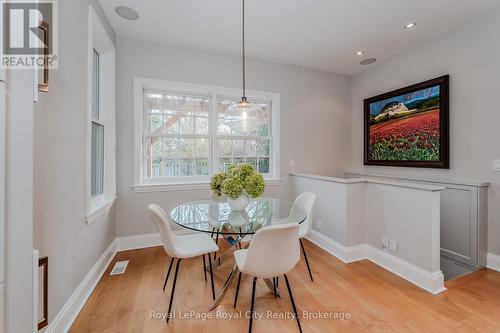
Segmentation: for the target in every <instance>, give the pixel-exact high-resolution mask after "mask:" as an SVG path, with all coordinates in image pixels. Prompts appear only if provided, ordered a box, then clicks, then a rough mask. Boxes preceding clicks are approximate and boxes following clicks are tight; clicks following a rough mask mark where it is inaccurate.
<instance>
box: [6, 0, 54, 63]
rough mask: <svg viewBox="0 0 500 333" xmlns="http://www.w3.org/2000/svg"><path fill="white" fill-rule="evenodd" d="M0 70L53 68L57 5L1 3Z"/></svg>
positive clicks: (39, 2) (41, 2) (17, 2)
mask: <svg viewBox="0 0 500 333" xmlns="http://www.w3.org/2000/svg"><path fill="white" fill-rule="evenodd" d="M2 20H3V23H2V29H3V33H2V39H3V42H2V62H1V67H3V68H6V67H8V68H41V67H45V66H48V67H50V68H55V67H56V66H57V55H56V54H57V3H56V2H55V1H49V0H45V1H44V0H41V1H36V2H27V1H14V2H8V3H6V2H4V3H2Z"/></svg>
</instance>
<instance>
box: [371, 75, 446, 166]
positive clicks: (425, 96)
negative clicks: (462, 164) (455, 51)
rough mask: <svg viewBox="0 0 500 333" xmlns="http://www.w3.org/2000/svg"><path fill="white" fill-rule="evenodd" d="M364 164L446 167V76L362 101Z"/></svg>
mask: <svg viewBox="0 0 500 333" xmlns="http://www.w3.org/2000/svg"><path fill="white" fill-rule="evenodd" d="M364 132H365V140H364V164H365V165H385V166H400V167H421V168H442V169H448V168H449V75H445V76H442V77H438V78H435V79H432V80H428V81H425V82H421V83H418V84H415V85H412V86H408V87H405V88H401V89H398V90H395V91H391V92H388V93H385V94H382V95H378V96H374V97H371V98H368V99H365V101H364Z"/></svg>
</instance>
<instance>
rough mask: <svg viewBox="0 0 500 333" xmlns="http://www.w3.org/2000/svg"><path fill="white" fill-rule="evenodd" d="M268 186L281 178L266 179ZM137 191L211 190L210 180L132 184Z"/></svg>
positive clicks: (277, 183)
mask: <svg viewBox="0 0 500 333" xmlns="http://www.w3.org/2000/svg"><path fill="white" fill-rule="evenodd" d="M265 182H266V186H279V184H280V183H281V179H266V180H265ZM131 187H132V189H133V190H134V191H135V193H151V192H171V191H197V190H207V191H209V190H210V183H209V182H193V183H151V184H135V185H132V186H131Z"/></svg>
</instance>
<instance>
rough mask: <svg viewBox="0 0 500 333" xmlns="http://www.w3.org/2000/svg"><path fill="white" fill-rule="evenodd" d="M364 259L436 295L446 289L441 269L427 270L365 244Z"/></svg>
mask: <svg viewBox="0 0 500 333" xmlns="http://www.w3.org/2000/svg"><path fill="white" fill-rule="evenodd" d="M366 255H367V257H366V259H368V260H370V261H371V262H373V263H375V264H377V265H379V266H380V267H382V268H384V269H386V270H388V271H389V272H391V273H394V274H396V275H397V276H399V277H402V278H403V279H405V280H407V281H409V282H411V283H413V284H414V285H416V286H418V287H420V288H422V289H424V290H425V291H428V292H430V293H431V294H433V295H437V294H439V293H442V292H443V291H446V288H445V286H444V275H443V273H442V272H441V271H437V272H433V273H431V272H428V271H426V270H424V269H422V268H420V267H418V266H415V265H413V264H411V263H409V262H408V261H406V260H403V259H401V258H398V257H396V256H393V255H392V254H390V253H387V252H385V251H383V250H381V249H377V248H375V247H373V246H371V245H368V244H366Z"/></svg>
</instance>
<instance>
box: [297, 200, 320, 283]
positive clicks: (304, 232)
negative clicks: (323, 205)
mask: <svg viewBox="0 0 500 333" xmlns="http://www.w3.org/2000/svg"><path fill="white" fill-rule="evenodd" d="M315 202H316V194H314V193H312V192H304V193H302V194H300V195H299V196H298V197H297V198H296V199H295V202H294V203H293V206H294V207H299V208H300V209H302V210H303V211H304V212H305V213H306V214H307V217H306V219H305V220H304V222H302V223H301V224H300V228H299V239H300V248H301V249H302V253H303V254H304V259H305V262H306V265H307V270H308V271H309V277H310V278H311V281H314V280H313V276H312V272H311V266H310V265H309V260H307V254H306V249H305V248H304V244H303V243H302V238H304V237H307V236H308V235H309V233H310V232H311V229H312V223H313V209H314V203H315ZM291 214H293V208H292V212H291Z"/></svg>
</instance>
